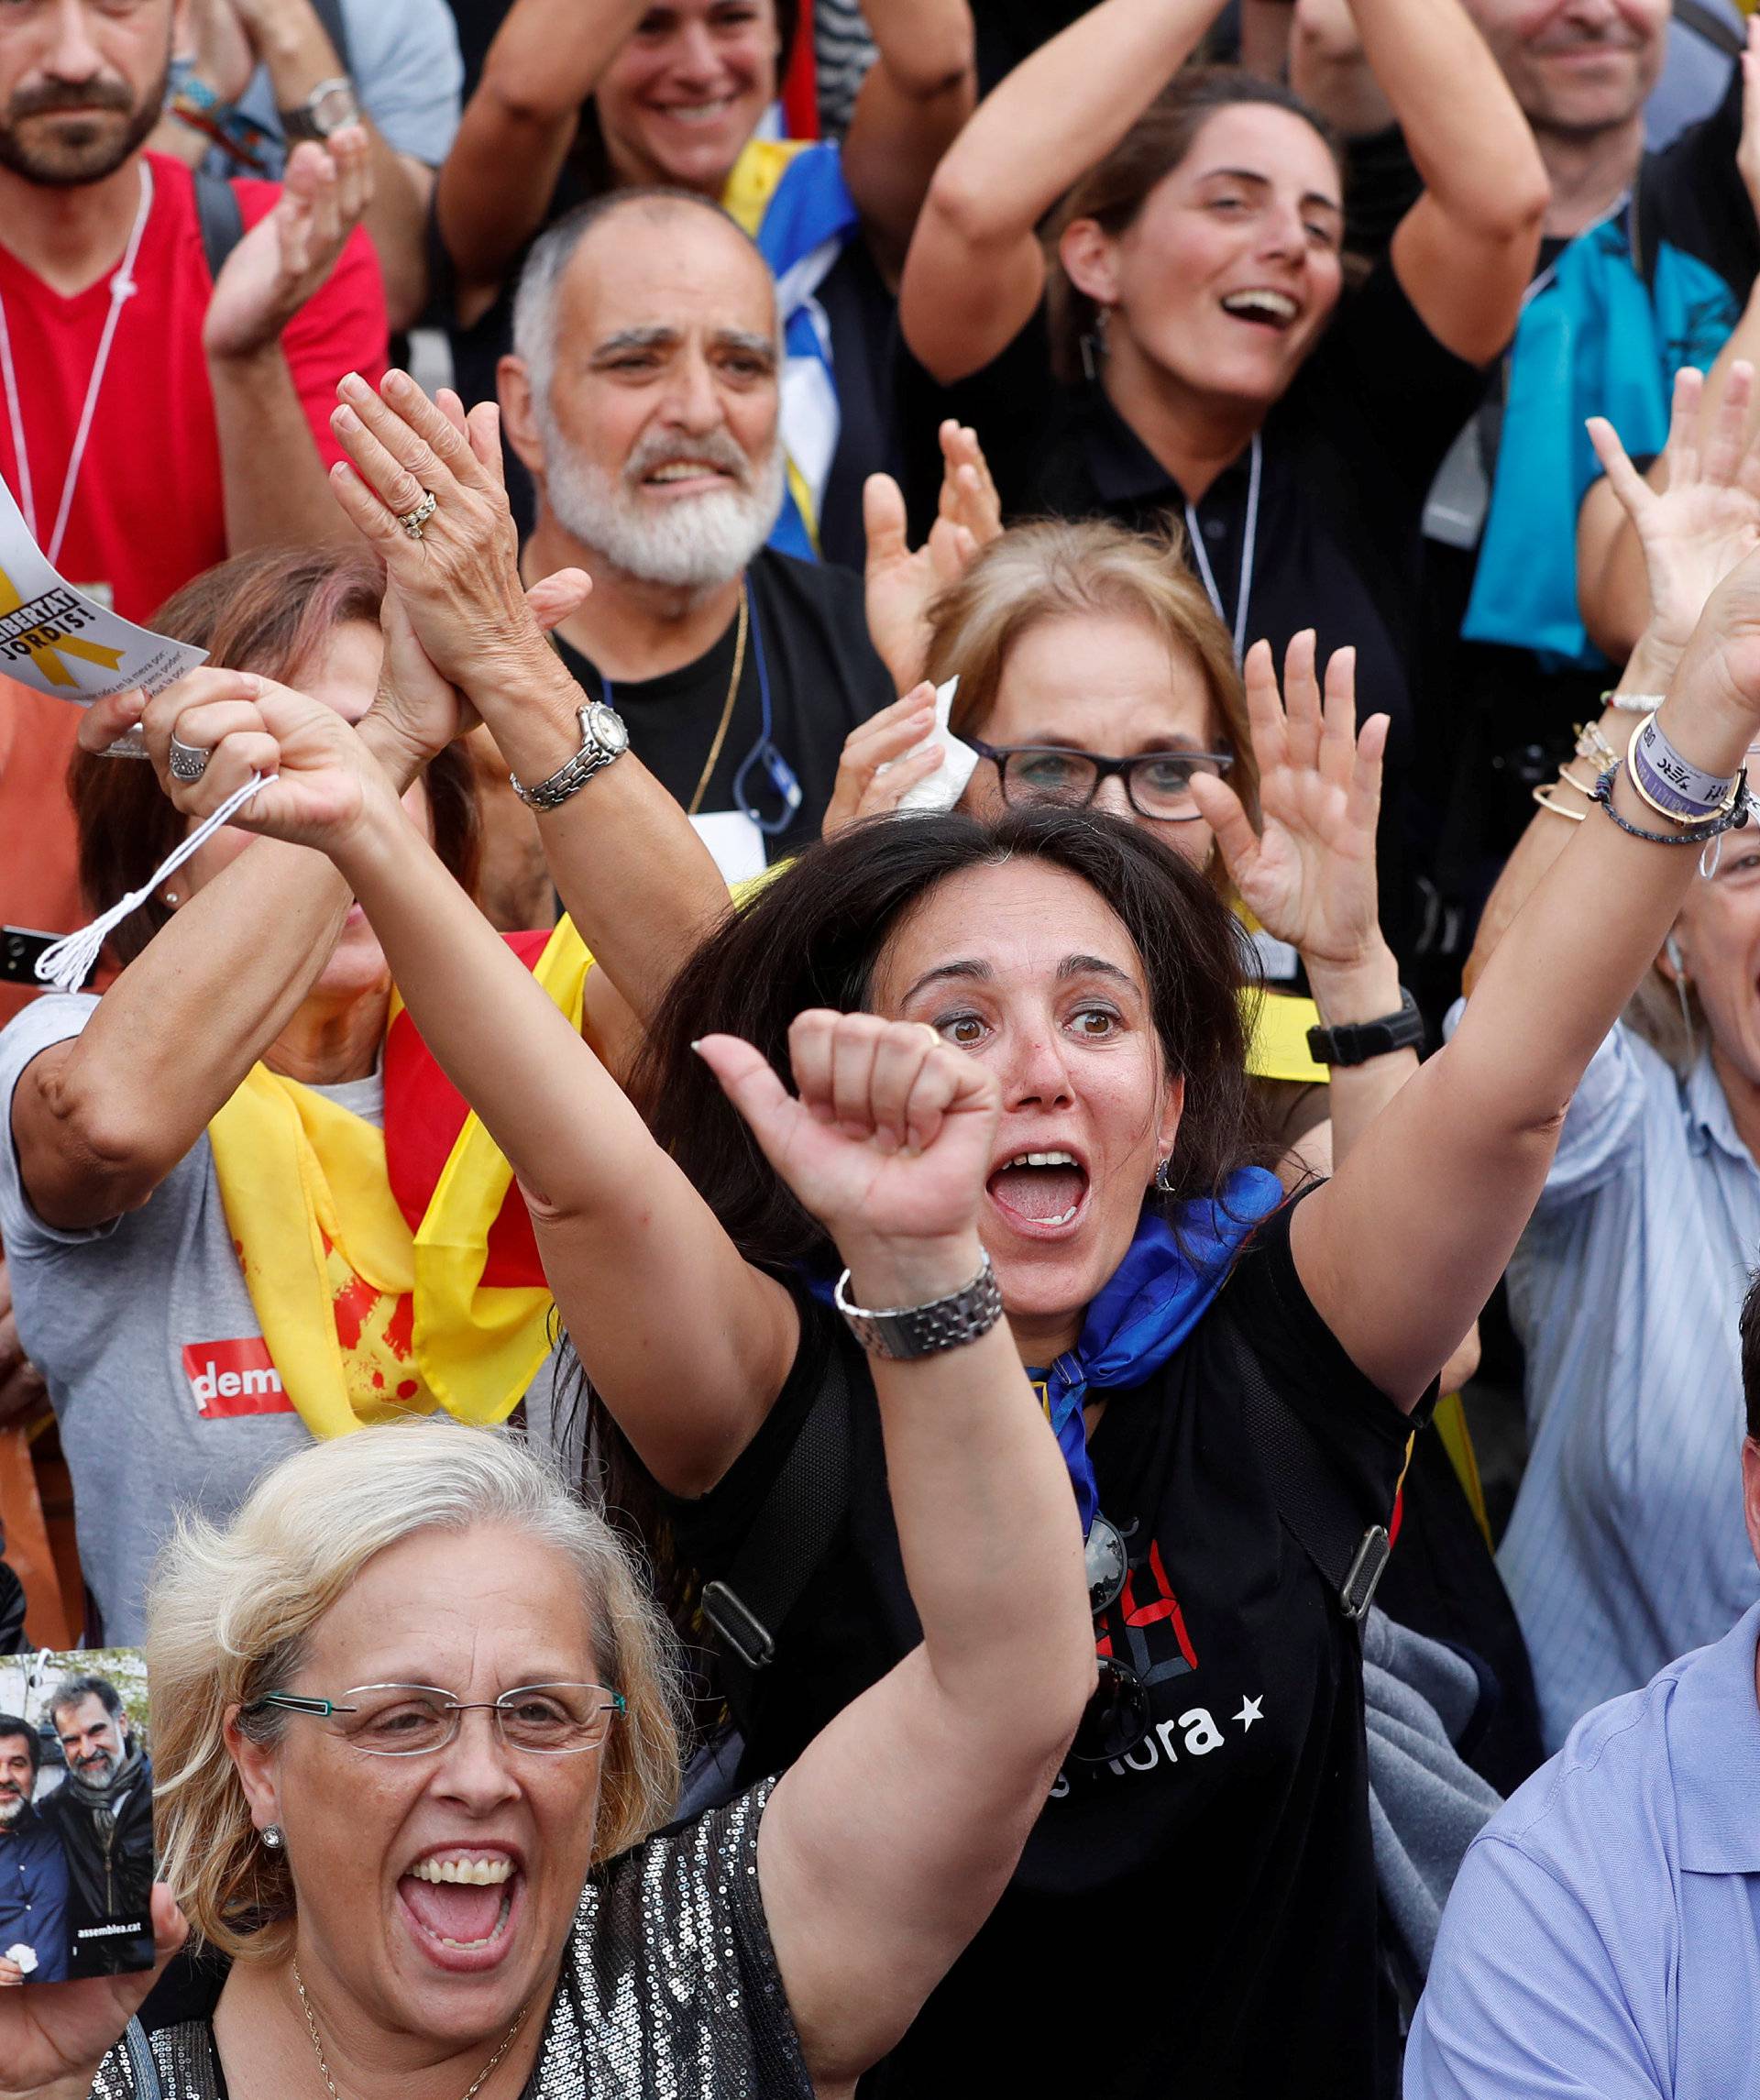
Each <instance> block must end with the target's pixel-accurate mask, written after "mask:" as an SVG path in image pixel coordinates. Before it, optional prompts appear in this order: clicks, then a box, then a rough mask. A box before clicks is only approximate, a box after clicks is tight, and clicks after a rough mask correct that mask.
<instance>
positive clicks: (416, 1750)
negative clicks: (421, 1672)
mask: <svg viewBox="0 0 1760 2100" xmlns="http://www.w3.org/2000/svg"><path fill="white" fill-rule="evenodd" d="M264 1710H275V1711H278V1712H281V1713H302V1714H310V1715H312V1716H313V1717H314V1719H316V1720H319V1721H334V1722H335V1723H336V1727H335V1729H334V1731H333V1732H334V1733H336V1734H337V1735H339V1736H341V1738H342V1740H343V1741H344V1742H345V1743H347V1744H348V1746H349V1748H350V1749H352V1750H360V1751H364V1752H365V1753H366V1754H367V1755H368V1756H369V1757H422V1756H425V1755H427V1754H430V1753H432V1752H434V1751H436V1750H444V1749H445V1748H446V1745H447V1744H448V1743H451V1742H452V1741H453V1740H454V1738H455V1737H456V1736H457V1733H458V1724H459V1717H460V1716H461V1715H463V1714H467V1713H473V1712H477V1711H481V1712H483V1713H488V1714H492V1715H493V1716H494V1721H493V1723H492V1725H493V1727H494V1729H495V1732H496V1733H497V1735H499V1736H500V1738H501V1743H502V1746H503V1747H504V1748H505V1749H508V1750H526V1751H530V1752H532V1753H533V1754H534V1755H536V1756H539V1757H571V1756H573V1755H574V1754H576V1753H577V1752H578V1751H582V1750H591V1749H594V1748H595V1747H596V1746H597V1745H598V1744H600V1743H603V1742H604V1740H605V1737H606V1734H607V1732H609V1730H610V1728H611V1717H612V1716H613V1715H614V1714H620V1713H623V1712H625V1711H626V1710H627V1708H626V1705H625V1701H624V1699H623V1695H622V1693H621V1692H614V1691H611V1690H610V1689H608V1688H607V1687H605V1686H604V1685H521V1686H519V1687H517V1688H515V1689H514V1690H512V1691H511V1692H503V1693H502V1694H501V1698H500V1699H455V1698H454V1697H453V1695H452V1694H451V1693H450V1692H443V1691H441V1690H440V1689H438V1688H437V1687H435V1686H434V1685H356V1686H354V1687H353V1688H351V1689H350V1690H348V1691H346V1692H344V1693H343V1695H342V1697H341V1698H340V1699H315V1698H311V1697H308V1696H307V1695H306V1694H305V1693H304V1692H265V1693H264V1694H263V1696H262V1698H261V1699H253V1700H252V1701H251V1703H250V1704H249V1705H248V1706H247V1707H246V1708H245V1709H244V1711H245V1712H246V1713H247V1714H256V1713H261V1712H263V1711H264Z"/></svg>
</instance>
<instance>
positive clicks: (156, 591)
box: [0, 153, 386, 1023]
mask: <svg viewBox="0 0 1760 2100" xmlns="http://www.w3.org/2000/svg"><path fill="white" fill-rule="evenodd" d="M148 159H150V160H151V162H152V168H153V179H154V190H153V205H152V210H151V212H150V214H148V220H147V228H146V232H145V234H144V235H143V236H142V238H141V244H140V253H139V255H138V257H137V259H136V263H135V281H136V283H137V287H138V289H137V291H136V292H135V294H134V296H133V297H132V298H130V299H129V300H127V301H126V302H125V303H124V306H123V309H122V316H121V319H120V320H119V322H118V323H117V325H116V334H115V342H114V343H113V345H112V346H111V352H110V362H109V365H108V367H107V368H106V369H105V373H104V385H103V388H102V390H100V392H99V395H98V403H97V410H96V412H95V414H94V416H93V423H92V432H91V435H90V437H89V438H88V440H87V443H86V449H85V458H84V463H83V465H82V467H81V470H80V478H79V480H78V482H77V484H76V486H75V489H74V492H73V504H72V509H71V511H70V513H69V517H68V524H67V535H66V538H65V539H64V540H63V541H62V544H61V552H60V560H59V562H58V563H57V566H58V567H59V568H60V572H61V574H62V575H63V576H64V577H66V578H67V579H68V581H69V582H70V583H73V584H79V585H82V586H87V587H89V586H91V585H93V584H103V585H108V586H109V588H110V589H111V591H112V592H113V593H114V602H115V609H116V610H117V611H118V612H120V613H122V614H124V615H125V616H126V618H128V619H130V620H138V621H143V622H150V621H151V619H152V616H153V614H154V612H155V611H156V610H158V608H159V606H160V605H161V604H163V602H164V601H165V599H168V598H169V597H170V594H171V593H172V592H173V591H174V590H176V589H178V588H180V587H181V585H183V584H186V583H187V582H188V581H189V580H190V578H191V577H194V576H199V575H200V574H201V572H202V571H203V569H205V568H212V567H213V566H214V563H215V562H218V561H223V560H225V555H226V539H225V513H224V508H223V501H222V494H221V485H220V446H219V440H218V437H217V436H216V434H215V431H214V396H213V393H212V391H211V390H210V389H209V386H208V371H207V364H206V360H205V359H204V358H203V354H202V321H203V315H204V313H206V311H207V304H208V295H209V293H210V291H212V290H213V280H212V278H211V277H210V276H209V274H208V264H207V258H206V255H205V254H204V252H203V247H202V232H201V224H200V221H199V220H198V218H197V215H196V208H195V183H194V178H193V177H192V174H191V172H190V170H189V169H188V168H187V167H185V166H184V164H183V163H182V161H181V160H175V159H167V158H165V157H164V156H161V155H159V154H157V153H155V154H150V155H148ZM233 187H234V189H235V190H236V192H237V193H238V202H239V205H240V207H241V210H242V214H243V217H244V223H245V225H246V227H247V228H249V227H251V226H253V225H256V224H257V222H258V220H259V219H260V218H262V217H263V216H264V214H266V213H267V212H269V211H270V208H271V207H272V206H273V204H274V203H275V200H276V198H277V196H278V195H279V194H280V193H281V192H280V186H279V184H277V183H274V182H253V181H238V182H235V183H234V185H233ZM5 236H6V229H5V227H4V226H0V298H4V299H5V301H6V328H7V332H8V335H10V338H11V343H12V356H13V366H14V369H15V371H16V372H17V380H18V406H19V412H20V420H21V422H22V423H23V425H24V429H25V433H26V441H27V444H28V447H29V454H30V473H31V481H32V484H33V488H34V490H35V494H36V500H37V528H38V533H39V534H40V535H41V536H42V538H43V540H44V541H45V542H47V540H48V538H49V534H50V533H51V532H52V531H53V529H54V524H55V517H56V513H57V511H59V509H60V500H61V482H62V478H63V477H64V476H65V474H66V472H67V463H68V457H69V455H70V453H71V450H72V445H73V436H74V433H75V431H76V430H77V429H78V427H79V420H80V412H81V410H82V407H83V406H84V402H85V392H86V388H87V386H88V385H89V384H90V382H91V378H92V367H93V359H94V358H95V357H96V356H97V353H98V341H99V338H100V336H101V335H102V334H103V331H104V318H105V315H106V314H107V313H108V311H109V306H110V279H111V275H112V272H111V271H109V270H105V271H104V275H103V276H102V277H100V278H99V280H97V282H96V283H95V284H92V285H88V286H87V287H86V289H85V290H84V291H82V292H80V293H78V294H77V295H76V296H75V297H74V298H71V299H63V298H62V297H61V296H60V293H58V292H56V291H51V290H50V289H49V286H48V285H46V284H44V283H43V281H42V280H41V279H40V278H38V277H37V276H36V275H35V274H34V273H33V272H31V271H30V270H28V269H25V268H24V266H23V265H22V264H21V263H19V262H18V261H17V258H15V257H14V256H13V255H11V254H10V253H9V252H8V251H7V249H6V247H5V245H4V242H5ZM281 341H282V346H283V348H284V349H285V351H286V354H287V361H288V366H289V368H290V370H291V371H292V375H293V384H294V386H295V388H296V389H297V390H298V392H299V396H300V399H301V401H303V403H304V405H305V412H306V416H307V419H308V421H309V422H310V423H311V425H312V433H313V435H314V437H315V438H316V440H317V445H318V451H319V453H320V454H321V455H322V456H323V458H324V460H325V465H326V466H327V465H328V464H329V463H330V462H331V461H333V460H336V459H337V458H340V457H341V453H340V450H339V448H338V447H337V445H336V441H335V439H334V438H333V437H332V435H331V433H330V425H329V416H330V412H331V410H332V409H333V408H334V407H335V406H336V381H337V380H338V379H340V378H341V377H342V375H343V374H344V373H345V372H347V371H358V372H359V373H361V374H362V375H363V376H364V377H366V378H368V379H378V377H379V375H380V373H381V372H383V371H384V369H385V362H386V324H385V295H384V291H383V289H382V287H381V285H380V274H379V259H378V258H377V256H376V255H375V254H374V252H373V248H372V244H371V242H370V241H369V239H368V237H367V235H366V234H365V232H364V231H362V230H361V229H359V228H357V229H356V231H355V233H354V234H353V235H352V236H350V238H349V240H348V243H347V247H345V248H344V249H343V252H342V256H341V258H340V260H339V261H338V262H337V264H336V269H334V270H333V271H332V272H331V274H330V277H329V279H328V280H327V281H326V282H325V285H324V286H323V287H322V289H321V290H320V291H317V292H316V293H315V294H314V296H313V297H312V298H311V299H310V300H308V301H307V302H306V303H305V305H304V306H303V308H302V309H301V310H300V312H299V313H297V314H296V315H295V316H294V318H293V320H292V323H291V324H289V326H288V328H287V330H286V332H285V334H284V335H283V336H282V338H281ZM0 476H4V478H5V479H6V486H7V487H8V488H9V489H11V490H12V492H13V494H14V495H15V496H20V495H21V492H20V488H19V478H18V467H17V459H16V458H15V457H14V455H13V445H12V430H11V418H10V417H9V416H8V415H6V414H5V413H4V412H0ZM21 501H22V497H21ZM78 720H79V717H78V714H77V712H76V710H75V709H73V708H71V707H70V706H69V705H68V704H67V703H66V702H65V701H63V700H55V699H49V698H43V697H42V696H40V695H38V694H37V693H34V692H31V691H29V690H28V688H26V687H21V686H17V685H15V684H14V683H13V681H12V680H11V679H9V678H4V677H0V922H3V923H5V924H7V925H12V926H29V927H37V928H40V929H43V930H45V931H48V932H51V933H66V932H69V931H71V929H73V928H74V927H75V926H77V925H79V924H80V923H81V921H82V919H83V918H85V917H86V916H87V914H86V913H85V912H84V910H82V908H81V907H80V906H79V903H78V895H77V882H76V877H75V874H74V840H73V815H72V811H71V808H69V806H68V801H67V797H66V794H65V791H64V789H63V788H62V786H61V775H62V771H63V769H64V768H65V766H66V764H67V760H68V758H69V756H70V755H71V751H72V747H73V732H74V730H75V728H76V727H77V725H78ZM116 763H117V764H127V763H129V762H128V761H126V760H118V761H117V762H116ZM27 997H28V993H27V992H24V991H21V990H18V989H17V988H14V987H11V986H6V985H0V1023H4V1022H5V1021H6V1019H8V1018H9V1017H11V1016H12V1014H14V1013H15V1012H17V1008H18V1007H19V1006H20V1005H22V1004H23V1002H24V1000H25V999H26V998H27Z"/></svg>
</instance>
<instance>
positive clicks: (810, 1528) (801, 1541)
mask: <svg viewBox="0 0 1760 2100" xmlns="http://www.w3.org/2000/svg"><path fill="white" fill-rule="evenodd" d="M850 1399H851V1393H850V1374H849V1367H848V1365H847V1363H846V1362H845V1360H844V1356H843V1338H842V1336H841V1335H837V1336H833V1337H832V1341H831V1353H830V1358H829V1360H828V1361H827V1364H826V1367H825V1382H824V1384H823V1386H822V1387H821V1389H820V1391H819V1396H818V1398H817V1399H816V1400H815V1401H814V1402H813V1404H812V1408H811V1411H810V1412H809V1413H808V1416H807V1419H806V1421H805V1422H803V1423H802V1424H801V1425H800V1428H799V1430H798V1431H797V1434H796V1436H795V1441H794V1443H793V1445H792V1446H790V1447H789V1451H788V1456H787V1457H786V1459H784V1461H783V1464H782V1469H781V1470H780V1471H779V1472H778V1473H777V1475H776V1477H775V1479H774V1480H773V1481H772V1482H771V1483H770V1491H769V1493H768V1494H766V1495H765V1497H764V1502H763V1505H762V1506H761V1507H760V1509H759V1511H758V1513H757V1516H756V1518H755V1520H754V1521H753V1525H752V1529H751V1530H750V1531H749V1532H748V1533H747V1534H746V1537H745V1543H744V1544H743V1545H742V1546H741V1548H740V1550H739V1552H738V1553H737V1554H736V1555H735V1556H734V1559H733V1565H732V1566H731V1567H730V1568H729V1569H728V1571H727V1574H726V1576H725V1577H723V1578H720V1579H719V1580H717V1581H714V1582H708V1583H705V1584H704V1586H703V1616H704V1618H705V1619H707V1620H708V1621H709V1624H710V1625H711V1626H712V1627H713V1628H714V1630H715V1632H716V1633H717V1635H718V1636H719V1638H720V1653H721V1660H722V1665H723V1667H724V1670H725V1673H726V1680H727V1689H728V1695H729V1703H730V1705H731V1707H732V1709H733V1713H734V1718H735V1719H736V1720H738V1719H739V1718H740V1717H741V1713H742V1709H744V1708H745V1707H746V1706H747V1704H748V1702H749V1699H750V1697H751V1691H752V1686H753V1679H754V1678H755V1677H757V1675H758V1674H759V1672H760V1671H762V1670H764V1669H766V1668H767V1667H768V1666H769V1665H770V1664H771V1663H772V1662H773V1661H774V1660H775V1653H776V1635H777V1634H778V1633H780V1632H781V1631H782V1627H783V1623H784V1622H785V1621H786V1618H787V1616H788V1614H789V1612H790V1611H793V1610H794V1608H795V1606H796V1605H797V1603H798V1602H799V1601H800V1600H801V1598H802V1597H803V1596H804V1595H805V1594H806V1591H807V1586H808V1583H809V1582H810V1581H811V1580H812V1578H813V1577H814V1575H815V1574H816V1573H817V1572H818V1569H819V1563H820V1562H821V1561H822V1560H823V1559H824V1557H825V1555H826V1552H827V1550H828V1548H829V1547H830V1543H831V1539H832V1537H833V1535H834V1534H835V1533H836V1531H837V1527H838V1525H839V1524H840V1523H841V1522H842V1519H843V1514H844V1512H845V1511H846V1510H847V1508H848V1507H849V1500H850V1446H851V1441H852V1438H851V1420H850Z"/></svg>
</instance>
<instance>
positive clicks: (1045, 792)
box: [966, 736, 1235, 824]
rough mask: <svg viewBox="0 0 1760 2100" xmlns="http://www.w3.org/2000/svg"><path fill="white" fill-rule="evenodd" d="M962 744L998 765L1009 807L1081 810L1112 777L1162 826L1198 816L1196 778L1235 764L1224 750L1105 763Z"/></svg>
mask: <svg viewBox="0 0 1760 2100" xmlns="http://www.w3.org/2000/svg"><path fill="white" fill-rule="evenodd" d="M966 742H968V743H969V744H970V745H971V746H972V748H973V751H975V752H976V753H978V755H979V756H980V757H981V758H987V759H989V760H990V761H991V763H992V764H994V765H995V769H996V771H997V773H998V774H999V775H1001V778H1002V798H1003V800H1004V801H1005V802H1006V803H1008V804H1009V805H1011V806H1018V805H1019V804H1021V803H1030V802H1061V803H1063V804H1066V805H1067V806H1068V807H1069V808H1075V809H1085V808H1087V806H1088V804H1089V803H1091V802H1092V801H1093V800H1094V798H1095V796H1096V795H1097V794H1098V793H1099V792H1100V783H1101V782H1102V781H1103V780H1110V779H1112V777H1113V776H1114V775H1117V777H1118V778H1119V779H1121V780H1122V781H1123V782H1124V784H1125V799H1126V800H1127V801H1128V803H1129V804H1130V806H1131V808H1133V809H1134V810H1135V811H1136V812H1137V814H1138V815H1139V817H1152V818H1154V819H1156V820H1157V821H1158V822H1160V823H1163V824H1189V823H1190V822H1191V821H1192V820H1193V819H1194V818H1195V817H1196V816H1197V815H1198V804H1197V798H1196V797H1195V796H1194V794H1193V792H1192V780H1193V776H1194V775H1195V774H1199V773H1207V774H1208V775H1210V776H1211V778H1212V779H1220V778H1221V777H1222V775H1224V774H1225V773H1227V770H1228V769H1229V767H1230V766H1231V765H1233V764H1234V763H1235V756H1234V753H1232V752H1228V751H1141V752H1139V753H1137V755H1136V756H1135V757H1134V758H1104V757H1102V756H1101V754H1100V753H1098V752H1093V751H1066V750H1064V749H1063V747H1062V745H1061V744H1053V743H984V742H980V741H979V740H978V738H976V737H974V736H973V737H968V738H967V739H966Z"/></svg>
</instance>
